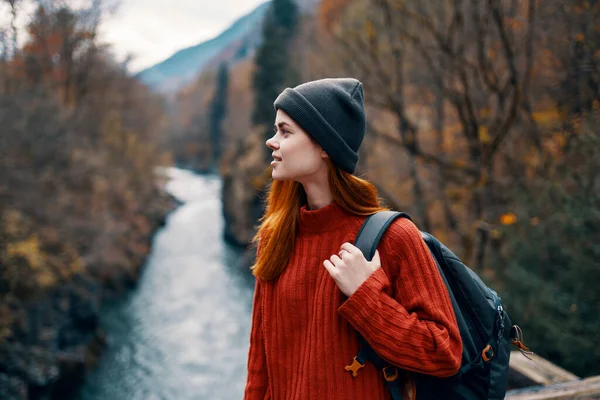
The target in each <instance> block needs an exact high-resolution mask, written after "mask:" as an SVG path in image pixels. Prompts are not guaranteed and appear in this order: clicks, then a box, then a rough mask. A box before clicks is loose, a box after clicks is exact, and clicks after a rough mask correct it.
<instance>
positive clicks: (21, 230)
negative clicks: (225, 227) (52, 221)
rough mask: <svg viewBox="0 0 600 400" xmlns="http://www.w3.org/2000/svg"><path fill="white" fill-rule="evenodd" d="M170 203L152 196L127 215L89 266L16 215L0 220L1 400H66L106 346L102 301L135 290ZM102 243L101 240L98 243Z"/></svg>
mask: <svg viewBox="0 0 600 400" xmlns="http://www.w3.org/2000/svg"><path fill="white" fill-rule="evenodd" d="M174 206H175V202H174V201H173V200H172V199H171V198H169V197H168V196H167V195H166V194H164V193H158V191H157V194H156V197H155V199H154V200H153V201H152V203H151V204H145V205H144V208H145V209H144V211H143V212H140V211H139V210H137V211H136V212H134V213H131V214H130V215H128V218H127V221H126V222H127V225H128V226H129V229H127V230H126V231H124V232H121V233H120V234H119V235H118V240H113V241H112V244H111V245H110V246H107V247H106V249H107V251H108V252H110V256H107V257H104V258H103V259H102V261H101V262H100V261H99V262H98V263H96V264H95V263H94V260H93V259H86V257H85V256H82V255H81V254H80V252H78V251H77V250H76V246H74V245H73V244H71V243H68V242H65V241H64V240H63V239H62V238H61V234H60V230H58V229H52V228H49V227H40V226H39V224H38V223H34V220H33V219H31V218H29V217H28V216H27V215H24V214H21V213H20V212H18V211H16V210H12V211H10V212H6V213H5V214H4V215H2V216H1V218H0V238H1V239H2V240H3V241H4V242H5V243H4V246H2V248H4V251H3V252H4V254H1V256H2V257H0V397H1V398H2V399H3V400H22V399H64V398H68V397H69V393H71V391H72V390H73V389H74V388H76V387H77V384H78V383H79V382H81V380H82V379H83V378H84V376H85V374H86V372H87V371H88V370H89V368H90V367H91V366H93V365H94V364H95V362H96V359H97V357H98V356H99V355H100V354H101V351H102V348H103V345H104V334H103V332H102V329H101V327H100V326H99V324H98V313H99V309H100V306H101V304H102V302H103V300H105V299H107V298H109V297H113V296H116V295H118V294H121V293H123V291H124V290H126V289H128V288H131V287H132V286H133V285H135V283H136V281H137V279H138V276H139V274H140V271H141V268H142V266H143V263H144V259H145V258H146V256H147V255H148V253H149V251H150V246H151V242H152V237H153V235H154V233H155V232H156V230H157V229H158V228H159V227H160V226H161V225H162V224H164V219H165V217H166V215H167V213H168V212H169V211H170V210H172V209H173V208H174ZM100 239H101V238H98V240H100Z"/></svg>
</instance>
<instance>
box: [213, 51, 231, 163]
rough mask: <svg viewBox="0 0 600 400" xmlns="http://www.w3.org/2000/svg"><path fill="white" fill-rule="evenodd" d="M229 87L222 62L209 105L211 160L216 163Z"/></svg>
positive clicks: (227, 73)
mask: <svg viewBox="0 0 600 400" xmlns="http://www.w3.org/2000/svg"><path fill="white" fill-rule="evenodd" d="M228 87H229V68H228V67H227V64H225V63H223V64H221V66H220V67H219V72H218V73H217V84H216V90H215V96H214V97H213V100H212V103H211V106H210V119H209V124H210V138H211V143H212V148H213V155H212V162H213V164H214V165H218V163H219V160H220V159H221V138H222V131H223V127H222V124H223V120H224V119H225V116H226V115H227V88H228Z"/></svg>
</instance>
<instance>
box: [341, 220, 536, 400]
mask: <svg viewBox="0 0 600 400" xmlns="http://www.w3.org/2000/svg"><path fill="white" fill-rule="evenodd" d="M396 218H408V219H411V218H410V216H409V215H408V214H405V213H400V212H395V211H383V212H379V213H376V214H373V215H371V216H369V217H368V218H367V219H366V220H365V222H364V223H363V225H362V227H361V229H360V231H359V232H358V235H357V238H356V240H355V242H354V245H355V246H356V247H357V248H359V249H360V250H361V251H362V253H363V255H364V256H365V258H366V259H367V260H369V261H370V260H371V259H372V258H373V255H374V254H375V250H376V249H377V245H378V243H379V241H380V239H381V237H382V236H383V234H384V233H385V231H386V229H387V228H388V226H389V225H390V224H391V223H392V222H393V221H394V220H395V219H396ZM411 221H412V219H411ZM421 237H422V238H423V240H424V241H425V243H426V244H427V247H428V248H429V250H430V252H431V254H432V255H433V259H434V260H435V262H436V264H437V266H438V270H439V272H440V275H441V277H442V279H443V280H444V283H445V284H446V287H447V289H448V293H449V295H450V299H451V301H452V306H453V308H454V312H455V314H456V321H457V323H458V328H459V331H460V336H461V340H462V345H463V352H462V362H461V367H460V369H459V371H458V372H457V373H456V374H455V375H454V376H451V377H449V378H437V377H434V376H430V375H424V374H414V377H415V383H416V386H417V397H418V398H420V399H448V400H453V399H461V400H463V399H464V400H475V399H490V400H500V399H504V397H505V394H506V389H507V386H508V369H509V359H510V349H509V346H510V342H512V343H513V344H514V345H516V346H517V348H519V350H520V351H521V352H522V353H523V354H524V355H526V356H527V354H531V352H530V351H528V350H529V349H528V348H527V347H525V346H524V345H523V343H522V332H521V329H520V328H519V327H518V326H517V325H513V326H512V327H511V321H510V318H509V316H508V315H507V313H506V311H505V309H504V305H503V304H502V300H501V299H500V297H499V296H498V294H497V293H496V292H495V291H494V290H492V289H490V288H489V287H487V286H486V285H485V284H484V283H483V281H482V280H481V279H480V278H479V277H478V276H477V274H475V272H473V271H472V270H471V269H469V268H468V267H467V266H466V265H465V264H463V263H462V261H460V259H459V258H458V257H457V256H456V255H455V254H454V253H452V251H450V250H449V249H448V248H447V247H446V246H444V245H443V244H442V243H441V242H440V241H438V240H437V239H436V238H435V237H434V236H433V235H431V234H429V233H427V232H421ZM509 327H510V328H509ZM359 339H360V342H361V343H362V347H361V349H360V351H359V353H358V355H357V356H356V357H355V358H354V360H353V363H352V364H351V365H348V366H347V367H346V370H347V371H350V372H352V373H353V375H354V376H356V371H357V370H358V369H359V368H360V367H362V365H364V363H365V362H367V361H370V362H372V363H373V364H374V365H375V367H377V368H378V369H381V370H383V375H384V378H385V380H386V382H387V384H388V388H389V390H390V393H391V395H392V399H393V400H401V399H402V390H401V382H400V379H398V370H397V368H396V367H394V366H392V365H390V364H389V363H387V362H386V361H384V360H383V359H382V358H381V357H379V356H378V355H377V353H375V351H374V350H373V349H372V348H371V347H370V346H369V344H368V343H367V342H366V340H364V338H362V337H361V336H360V334H359Z"/></svg>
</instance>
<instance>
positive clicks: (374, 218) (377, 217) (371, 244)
mask: <svg viewBox="0 0 600 400" xmlns="http://www.w3.org/2000/svg"><path fill="white" fill-rule="evenodd" d="M396 218H408V219H410V220H411V221H412V218H410V215H408V214H406V213H403V212H397V211H381V212H378V213H375V214H373V215H369V216H368V217H367V219H366V220H365V222H363V225H362V226H361V228H360V230H359V231H358V235H357V236H356V240H355V241H354V246H356V247H358V248H359V249H360V251H362V253H363V255H364V256H365V258H366V259H367V260H368V261H371V260H372V259H373V256H374V255H375V250H376V249H377V246H378V245H379V241H380V240H381V237H382V236H383V234H384V233H385V231H386V230H387V228H388V227H389V226H390V225H391V223H392V222H394V220H395V219H396Z"/></svg>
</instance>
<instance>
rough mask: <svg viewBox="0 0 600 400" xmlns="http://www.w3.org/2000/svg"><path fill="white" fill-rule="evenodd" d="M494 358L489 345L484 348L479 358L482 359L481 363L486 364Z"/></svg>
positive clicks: (492, 350) (492, 349)
mask: <svg viewBox="0 0 600 400" xmlns="http://www.w3.org/2000/svg"><path fill="white" fill-rule="evenodd" d="M493 357H494V348H493V347H492V345H491V344H488V345H487V346H485V349H483V351H482V352H481V358H483V362H488V361H490V360H491V359H492V358H493Z"/></svg>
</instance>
